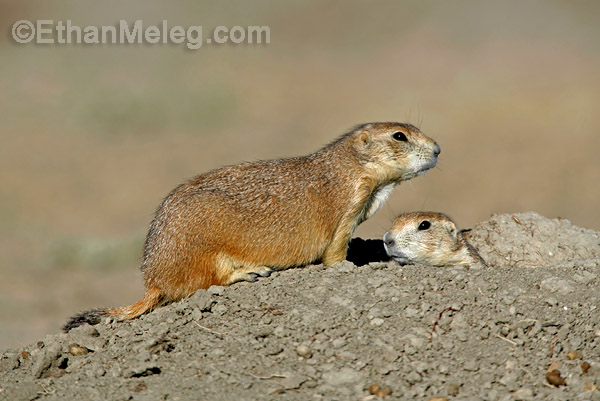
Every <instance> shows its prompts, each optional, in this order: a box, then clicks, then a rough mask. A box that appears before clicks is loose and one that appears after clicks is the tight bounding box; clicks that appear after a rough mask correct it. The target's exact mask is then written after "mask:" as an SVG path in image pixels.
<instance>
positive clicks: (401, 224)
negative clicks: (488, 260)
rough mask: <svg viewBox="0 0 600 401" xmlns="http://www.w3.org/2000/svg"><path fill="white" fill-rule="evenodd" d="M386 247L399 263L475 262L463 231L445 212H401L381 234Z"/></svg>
mask: <svg viewBox="0 0 600 401" xmlns="http://www.w3.org/2000/svg"><path fill="white" fill-rule="evenodd" d="M383 243H384V246H385V250H386V252H387V254H388V256H390V257H391V258H392V259H394V260H395V261H397V262H399V263H401V264H412V263H421V264H425V265H431V266H455V265H469V264H472V263H475V262H477V260H475V259H474V257H473V255H472V254H471V251H470V247H469V245H468V244H467V242H466V240H465V238H464V236H463V234H462V232H461V231H459V230H458V229H457V228H456V225H455V224H454V222H453V221H452V220H451V219H450V218H449V217H448V216H446V215H445V214H442V213H435V212H413V213H404V214H401V215H400V216H398V217H397V218H396V220H394V225H393V226H392V228H391V229H390V230H389V231H388V232H387V233H385V235H384V236H383Z"/></svg>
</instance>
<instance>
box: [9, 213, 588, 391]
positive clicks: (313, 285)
mask: <svg viewBox="0 0 600 401" xmlns="http://www.w3.org/2000/svg"><path fill="white" fill-rule="evenodd" d="M471 241H472V243H473V245H474V246H475V247H476V248H478V250H479V252H480V253H481V255H482V256H483V258H484V259H486V261H487V263H488V266H487V267H486V266H482V265H475V266H471V267H470V268H464V267H453V268H432V267H427V266H420V265H410V266H400V265H398V264H397V263H395V262H372V263H368V264H365V265H362V266H356V265H355V264H353V263H351V262H348V261H346V262H342V263H338V264H337V265H335V266H332V267H329V268H325V267H324V266H322V265H311V266H307V267H303V268H297V269H290V270H287V271H282V272H279V273H276V274H274V275H272V276H271V277H269V278H263V279H261V280H260V281H259V282H257V283H239V284H236V285H233V286H231V287H211V288H209V289H208V290H201V291H198V292H197V293H196V294H195V295H194V296H193V297H191V298H189V299H186V300H183V301H181V302H178V303H174V304H171V305H168V306H165V307H162V308H159V309H157V310H156V311H154V312H152V313H149V314H147V315H145V316H143V317H141V318H139V319H135V320H133V321H127V322H113V321H108V320H107V321H105V322H102V323H101V324H99V325H96V326H93V327H92V326H89V325H85V326H82V327H79V328H77V329H74V330H72V331H71V332H70V333H68V334H51V335H48V336H46V337H45V338H43V339H41V340H40V341H38V342H37V343H35V344H31V345H29V346H26V347H24V348H21V349H15V350H7V351H5V352H3V353H2V355H1V357H0V399H1V400H5V399H6V400H34V399H35V400H68V399H87V400H202V399H206V400H209V399H210V400H257V399H261V400H310V399H325V400H375V399H380V398H382V397H385V399H389V400H394V399H422V400H427V399H430V398H432V397H446V398H447V399H449V400H471V399H473V400H475V399H477V400H513V399H515V400H533V399H547V400H566V399H570V400H600V391H598V387H600V313H599V307H600V292H599V291H598V288H599V287H600V278H599V274H598V273H599V271H600V269H599V267H600V233H599V232H597V231H593V230H587V229H583V228H580V227H577V226H574V225H573V224H571V223H570V222H569V221H568V220H562V219H554V220H550V219H547V218H544V217H542V216H540V215H538V214H535V213H523V214H515V215H496V216H493V217H492V218H491V219H490V220H489V221H486V222H483V223H480V224H478V225H476V226H475V227H474V229H473V231H472V235H471ZM99 306H101V305H99ZM554 370H556V371H554ZM553 371H554V372H553ZM550 372H552V373H550ZM390 392H391V394H390ZM372 393H374V394H372ZM440 399H443V398H440Z"/></svg>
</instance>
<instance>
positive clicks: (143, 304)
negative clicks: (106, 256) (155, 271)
mask: <svg viewBox="0 0 600 401" xmlns="http://www.w3.org/2000/svg"><path fill="white" fill-rule="evenodd" d="M163 298H164V297H163V295H162V293H161V291H160V290H159V289H158V288H156V287H154V288H151V289H149V290H147V291H146V294H144V297H143V298H142V299H140V300H139V301H138V302H136V303H134V304H133V305H129V306H123V307H120V308H114V309H108V308H97V309H92V310H89V311H85V312H81V313H79V314H77V315H75V316H73V317H72V318H70V319H69V320H68V321H67V323H65V325H64V326H63V327H62V330H63V331H64V332H65V333H67V332H69V330H71V329H74V328H75V327H77V326H81V325H82V324H85V323H88V324H91V325H95V324H98V323H100V321H101V320H102V318H103V317H107V316H114V317H116V318H117V319H120V320H129V319H133V318H135V317H138V316H140V315H143V314H144V313H147V312H150V311H151V310H153V309H154V308H156V307H157V306H159V305H160V304H161V303H162V301H163Z"/></svg>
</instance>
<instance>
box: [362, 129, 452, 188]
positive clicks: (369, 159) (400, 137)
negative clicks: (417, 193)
mask: <svg viewBox="0 0 600 401" xmlns="http://www.w3.org/2000/svg"><path fill="white" fill-rule="evenodd" d="M352 135H353V136H355V138H356V139H355V150H356V151H357V153H358V156H359V158H360V159H362V160H363V162H364V165H365V168H366V169H367V170H371V171H372V172H373V173H374V174H375V176H377V177H378V178H379V179H380V180H381V181H382V182H385V181H405V180H409V179H411V178H414V177H416V176H418V175H421V174H423V173H425V172H426V171H427V170H429V169H431V168H433V167H435V165H436V164H437V159H438V155H439V154H440V151H441V150H440V146H439V145H438V144H437V143H436V142H435V141H434V140H433V139H431V138H429V137H428V136H426V135H424V134H422V133H421V131H419V129H418V128H417V127H415V126H413V125H411V124H403V123H367V124H363V125H360V126H358V127H357V128H355V129H354V130H353V131H352Z"/></svg>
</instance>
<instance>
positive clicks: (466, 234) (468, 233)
mask: <svg viewBox="0 0 600 401" xmlns="http://www.w3.org/2000/svg"><path fill="white" fill-rule="evenodd" d="M460 233H461V234H462V236H463V237H464V238H465V239H471V229H470V228H467V229H464V230H460Z"/></svg>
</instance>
